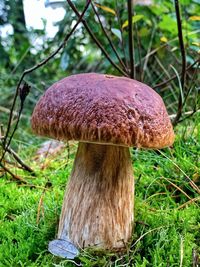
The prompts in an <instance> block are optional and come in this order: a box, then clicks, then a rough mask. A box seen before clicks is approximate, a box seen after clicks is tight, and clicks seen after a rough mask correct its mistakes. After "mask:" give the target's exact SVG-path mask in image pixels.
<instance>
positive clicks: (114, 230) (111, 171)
mask: <svg viewBox="0 0 200 267" xmlns="http://www.w3.org/2000/svg"><path fill="white" fill-rule="evenodd" d="M133 204H134V179H133V170H132V164H131V158H130V153H129V149H128V148H127V147H122V146H112V145H99V144H91V143H79V147H78V151H77V154H76V159H75V162H74V167H73V170H72V174H71V178H70V181H69V183H68V186H67V190H66V193H65V197H64V203H63V207H62V212H61V218H60V223H59V230H58V238H59V239H64V240H70V241H71V242H72V243H73V244H74V245H75V246H77V247H79V248H84V247H89V246H97V247H99V248H101V249H111V250H115V249H117V250H118V249H122V248H124V247H125V245H126V243H127V242H128V241H129V240H130V237H131V234H132V227H133Z"/></svg>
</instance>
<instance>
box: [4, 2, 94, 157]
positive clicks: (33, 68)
mask: <svg viewBox="0 0 200 267" xmlns="http://www.w3.org/2000/svg"><path fill="white" fill-rule="evenodd" d="M90 3H91V0H88V1H87V4H86V6H85V8H84V10H83V12H82V14H80V15H79V18H78V20H77V22H76V24H75V25H74V27H73V28H72V29H71V31H70V32H69V33H68V34H67V35H66V36H65V38H64V40H63V42H62V43H61V44H60V46H59V47H58V48H57V49H56V50H55V51H54V52H53V53H52V54H51V55H50V56H48V57H47V58H46V59H44V60H42V61H41V62H39V63H38V64H36V65H35V66H33V67H32V68H30V69H27V70H25V71H24V72H23V74H22V76H21V78H20V80H19V82H18V85H17V89H16V92H15V96H14V99H13V104H12V107H11V110H10V116H9V121H8V126H7V131H6V134H5V138H4V147H5V148H7V147H9V145H10V143H11V140H12V137H13V135H14V133H15V131H16V129H17V126H18V122H19V119H20V116H18V121H17V123H16V126H15V128H14V130H13V132H12V134H11V136H10V138H9V141H8V143H7V144H6V141H7V138H8V135H9V131H10V127H11V122H12V118H13V112H14V107H15V104H16V101H17V97H18V95H19V92H20V87H21V84H22V81H23V79H24V77H25V76H26V75H27V74H29V73H31V72H33V71H34V70H36V69H38V68H40V67H41V66H43V65H45V64H46V63H47V62H48V61H49V60H50V59H52V58H53V57H54V56H55V55H56V54H57V53H58V52H60V50H61V49H62V48H63V47H65V45H66V42H67V41H68V39H69V38H70V36H71V35H72V34H73V32H74V31H75V30H76V28H77V26H78V25H79V23H80V22H81V20H82V19H83V16H84V15H85V12H86V11H87V9H88V8H89V5H90ZM19 115H21V112H19ZM5 153H6V149H5V150H4V152H3V154H2V157H1V159H0V162H1V161H2V159H3V157H4V155H5Z"/></svg>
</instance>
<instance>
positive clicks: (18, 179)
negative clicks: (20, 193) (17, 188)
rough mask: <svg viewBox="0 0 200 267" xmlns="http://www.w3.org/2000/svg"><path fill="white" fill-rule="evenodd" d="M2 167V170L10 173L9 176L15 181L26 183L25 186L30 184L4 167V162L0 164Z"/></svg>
mask: <svg viewBox="0 0 200 267" xmlns="http://www.w3.org/2000/svg"><path fill="white" fill-rule="evenodd" d="M0 166H1V168H2V169H3V170H4V171H5V172H7V173H9V174H10V175H11V176H12V177H13V179H14V180H17V181H20V182H22V183H24V184H28V182H27V181H26V180H24V179H23V178H21V177H20V176H18V175H16V174H14V173H13V172H11V171H10V170H9V169H8V168H7V167H6V166H4V165H3V164H2V162H0Z"/></svg>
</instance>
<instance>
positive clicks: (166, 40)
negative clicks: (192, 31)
mask: <svg viewBox="0 0 200 267" xmlns="http://www.w3.org/2000/svg"><path fill="white" fill-rule="evenodd" d="M160 41H161V42H163V43H167V42H168V39H167V38H166V37H165V36H162V37H161V38H160Z"/></svg>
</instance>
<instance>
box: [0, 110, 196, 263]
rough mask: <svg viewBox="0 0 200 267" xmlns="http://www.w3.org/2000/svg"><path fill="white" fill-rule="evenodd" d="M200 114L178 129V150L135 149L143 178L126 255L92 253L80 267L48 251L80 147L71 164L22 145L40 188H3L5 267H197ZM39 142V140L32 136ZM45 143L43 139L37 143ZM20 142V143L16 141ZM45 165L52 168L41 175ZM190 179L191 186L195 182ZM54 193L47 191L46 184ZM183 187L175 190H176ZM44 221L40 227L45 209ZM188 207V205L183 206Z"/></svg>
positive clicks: (0, 237)
mask: <svg viewBox="0 0 200 267" xmlns="http://www.w3.org/2000/svg"><path fill="white" fill-rule="evenodd" d="M198 122H199V115H196V116H195V117H194V120H193V121H192V120H191V121H187V123H186V124H185V125H184V124H182V125H180V126H178V127H177V128H176V129H175V131H176V141H175V144H174V146H173V148H170V149H169V148H168V149H164V150H162V151H150V150H148V151H145V150H135V149H134V150H132V158H133V166H134V175H135V178H136V190H135V195H136V200H135V230H134V234H133V237H132V241H131V243H130V244H129V246H128V247H127V250H126V251H125V252H124V253H121V254H115V253H100V252H97V251H91V250H86V251H83V252H81V254H80V256H79V258H78V259H76V261H69V260H63V259H59V258H57V257H54V256H52V255H51V254H50V253H49V252H48V251H47V246H48V242H49V241H50V240H52V239H54V237H55V235H56V231H57V225H58V220H59V214H60V209H61V205H62V198H63V193H64V189H65V185H66V180H67V177H69V174H70V172H71V168H72V164H73V159H74V154H75V148H73V151H72V153H71V154H70V159H69V160H68V164H67V165H66V159H67V152H66V151H64V152H63V153H62V154H60V155H57V156H56V160H54V159H53V158H50V159H46V160H43V161H39V162H38V161H37V162H36V161H35V160H34V154H35V151H36V150H37V147H33V146H32V145H31V146H28V145H27V144H26V145H24V144H21V147H22V148H23V149H21V153H20V155H21V156H22V157H23V158H24V159H26V162H27V163H28V164H29V165H31V166H32V167H33V168H34V170H35V171H36V173H37V177H36V178H33V177H30V176H29V175H27V173H25V172H23V171H19V170H17V169H16V170H14V169H13V171H14V172H15V173H16V174H18V175H21V176H23V178H24V179H26V180H27V181H28V182H29V183H30V184H32V185H33V186H24V185H22V184H19V183H17V182H15V181H11V180H10V177H6V176H5V177H3V178H1V181H0V182H1V186H0V200H1V201H0V267H6V266H8V267H9V266H11V267H13V266H15V267H17V266H20V267H21V266H28V267H36V266H57V267H61V266H98V267H100V266H135V267H145V266H146V267H147V266H148V267H149V266H152V267H155V266H156V267H158V266H163V267H164V266H170V267H172V266H180V261H181V260H182V266H184V267H190V266H191V265H192V262H193V257H192V253H193V251H194V250H195V251H196V253H199V252H198V251H199V247H200V209H199V202H198V201H196V202H192V203H189V204H188V205H185V203H186V202H187V201H189V200H190V199H194V198H197V197H199V194H198V192H197V190H195V188H194V187H193V186H192V185H191V183H190V182H191V180H192V181H193V182H194V183H195V184H196V186H199V184H200V181H199V158H198V157H199V151H200V147H199V143H198V140H200V136H199V135H200V131H199V130H200V129H199V128H200V126H199V123H198ZM32 138H33V137H32ZM37 140H38V139H37ZM17 142H21V141H19V140H16V143H17ZM41 166H43V167H44V166H45V168H43V169H41ZM188 179H191V180H188ZM47 181H49V187H48V188H47V190H46V191H45V193H44V191H43V187H44V186H45V184H46V182H47ZM174 185H175V186H176V187H175V186H174ZM41 196H43V201H42V205H41V206H40V217H39V218H40V219H39V221H38V205H39V201H40V199H41ZM181 205H183V207H182V208H181Z"/></svg>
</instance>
